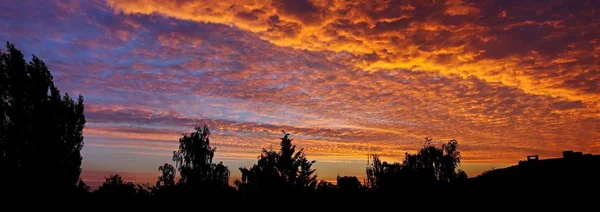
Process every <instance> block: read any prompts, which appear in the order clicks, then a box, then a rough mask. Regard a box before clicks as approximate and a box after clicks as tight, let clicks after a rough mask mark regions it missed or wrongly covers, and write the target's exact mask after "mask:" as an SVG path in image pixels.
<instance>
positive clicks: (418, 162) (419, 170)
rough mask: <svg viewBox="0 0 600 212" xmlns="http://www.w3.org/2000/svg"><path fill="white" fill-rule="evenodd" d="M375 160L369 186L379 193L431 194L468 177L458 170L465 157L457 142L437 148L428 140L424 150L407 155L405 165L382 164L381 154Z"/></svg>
mask: <svg viewBox="0 0 600 212" xmlns="http://www.w3.org/2000/svg"><path fill="white" fill-rule="evenodd" d="M371 157H372V162H371V163H369V166H368V167H367V178H368V183H369V186H371V187H372V188H373V189H376V190H383V191H400V190H402V189H403V190H407V189H408V190H411V189H412V190H420V191H428V190H430V189H435V188H437V187H438V186H445V185H448V184H450V183H452V182H455V181H464V180H465V179H466V178H467V176H466V173H465V172H464V171H462V170H460V169H457V168H458V166H460V157H461V156H460V152H459V151H458V142H457V141H456V140H450V141H448V142H447V143H445V144H442V146H441V148H436V147H435V146H433V145H432V139H431V138H426V139H425V145H424V146H423V148H422V149H421V150H419V151H418V152H417V153H416V154H409V153H406V155H405V158H404V161H403V162H402V164H400V163H394V164H389V163H387V162H381V160H380V159H379V156H377V155H372V156H371Z"/></svg>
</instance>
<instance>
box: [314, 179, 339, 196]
mask: <svg viewBox="0 0 600 212" xmlns="http://www.w3.org/2000/svg"><path fill="white" fill-rule="evenodd" d="M335 191H337V186H335V185H333V183H330V182H327V181H325V180H321V181H320V182H319V184H318V185H317V192H319V193H330V192H335Z"/></svg>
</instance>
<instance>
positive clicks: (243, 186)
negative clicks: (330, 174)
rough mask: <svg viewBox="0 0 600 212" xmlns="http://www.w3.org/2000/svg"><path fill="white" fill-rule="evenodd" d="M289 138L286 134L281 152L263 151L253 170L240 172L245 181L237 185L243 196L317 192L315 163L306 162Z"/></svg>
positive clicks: (243, 168)
mask: <svg viewBox="0 0 600 212" xmlns="http://www.w3.org/2000/svg"><path fill="white" fill-rule="evenodd" d="M289 135H290V134H289V133H285V132H284V136H283V138H281V143H280V146H281V148H280V150H279V151H278V152H276V151H273V150H266V149H263V151H262V153H261V155H260V156H259V159H258V162H257V164H255V165H253V166H252V167H251V168H250V169H248V168H245V167H242V168H240V171H241V172H242V178H241V181H237V182H236V185H237V186H238V188H239V189H240V190H241V191H242V192H269V191H283V192H292V191H299V192H304V191H314V190H315V189H316V187H317V176H316V175H315V174H314V172H315V169H313V168H312V165H313V164H314V163H315V161H309V160H308V159H307V158H306V155H305V153H304V149H300V151H298V152H296V146H295V145H292V140H293V139H291V138H290V137H289Z"/></svg>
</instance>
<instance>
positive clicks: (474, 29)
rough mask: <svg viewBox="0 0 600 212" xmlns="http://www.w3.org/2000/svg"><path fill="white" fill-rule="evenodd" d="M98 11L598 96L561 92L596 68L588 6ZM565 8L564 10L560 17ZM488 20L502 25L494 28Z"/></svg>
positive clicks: (193, 6)
mask: <svg viewBox="0 0 600 212" xmlns="http://www.w3.org/2000/svg"><path fill="white" fill-rule="evenodd" d="M107 3H108V5H110V6H111V7H112V8H114V9H115V10H116V11H118V12H123V13H126V14H161V15H164V16H167V17H174V18H178V19H182V20H191V21H197V22H208V23H217V24H225V25H230V26H236V27H239V28H241V29H243V30H247V31H249V32H252V33H255V34H257V35H259V36H260V37H261V38H262V39H264V40H267V41H269V42H271V43H273V44H275V45H278V46H285V47H292V48H297V49H306V50H311V51H333V52H350V53H352V54H355V55H358V56H364V55H368V54H373V53H375V54H377V55H378V57H379V59H378V60H374V61H364V62H362V63H355V64H352V65H353V66H355V67H358V68H363V69H366V70H371V71H380V70H390V69H411V70H418V71H435V72H437V73H441V74H444V75H454V74H455V75H459V76H461V77H463V78H466V77H471V76H473V77H476V78H478V79H481V80H484V81H486V82H489V83H500V84H502V85H504V86H509V87H516V88H518V89H520V90H523V91H524V92H526V93H529V94H534V95H544V96H551V97H557V98H562V99H566V100H572V101H584V102H586V103H587V104H591V105H594V106H598V104H599V103H600V96H599V95H598V94H597V92H587V91H586V90H585V89H580V88H579V87H573V86H569V85H568V84H565V83H564V81H567V80H569V79H570V78H571V77H572V76H570V75H569V74H568V73H567V72H571V71H572V70H576V72H585V71H586V70H594V69H598V68H599V67H598V64H597V63H595V62H593V61H596V60H597V58H596V57H597V55H598V50H597V48H596V46H597V45H598V44H597V41H595V38H596V37H598V36H599V34H598V33H599V32H598V31H597V30H594V29H595V28H596V27H594V26H596V25H597V24H598V23H599V20H598V19H597V17H598V16H597V15H594V13H595V11H597V9H598V8H597V7H598V5H597V4H593V3H590V2H589V1H577V2H574V3H572V2H568V1H558V2H554V3H553V4H550V5H549V6H548V7H546V8H540V7H536V6H535V3H534V2H513V1H485V2H471V1H435V2H429V1H415V2H410V3H409V2H405V1H385V2H384V1H373V2H371V1H308V0H306V1H292V2H287V1H276V2H270V1H256V2H253V3H252V4H244V5H240V4H237V3H236V2H234V1H231V2H230V1H219V2H218V3H217V2H214V1H206V2H202V1H178V2H177V3H175V2H169V1H160V0H127V1H113V0H107ZM567 3H568V4H569V5H570V6H569V7H568V9H563V8H565V7H564V4H567ZM415 8H416V9H415ZM497 14H504V15H502V16H504V17H503V18H502V19H498V18H497ZM572 14H578V15H577V16H574V15H572ZM578 17H579V18H578ZM274 20H275V21H274ZM278 23H283V24H282V25H284V26H293V27H291V28H288V27H281V25H279V24H278ZM590 47H592V48H590ZM594 55H595V56H594ZM594 58H595V59H594ZM567 61H570V62H568V63H567V64H565V62H567ZM540 72H542V73H543V74H539V73H540ZM514 73H519V74H514ZM545 73H548V74H549V75H551V76H548V75H546V74H545ZM553 73H554V74H553ZM594 77H597V75H596V76H594Z"/></svg>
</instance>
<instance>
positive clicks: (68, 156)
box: [0, 43, 86, 190]
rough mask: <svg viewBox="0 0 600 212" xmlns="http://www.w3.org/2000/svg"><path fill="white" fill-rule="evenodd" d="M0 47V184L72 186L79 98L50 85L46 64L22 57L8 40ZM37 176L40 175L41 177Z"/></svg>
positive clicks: (77, 167) (80, 121)
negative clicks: (0, 173)
mask: <svg viewBox="0 0 600 212" xmlns="http://www.w3.org/2000/svg"><path fill="white" fill-rule="evenodd" d="M6 48H7V51H6V52H3V51H0V97H1V98H2V101H0V113H2V115H1V116H0V169H1V170H4V171H5V173H10V174H2V175H0V187H2V188H9V189H10V188H11V187H13V188H14V187H15V186H18V187H19V189H21V190H23V189H42V190H43V189H46V190H57V189H60V190H72V189H75V188H76V187H77V184H78V182H79V180H80V179H79V176H80V174H81V160H82V158H81V153H80V151H81V149H82V148H83V133H82V131H83V128H84V125H85V123H86V120H85V116H84V114H83V111H84V105H83V97H82V96H81V95H80V96H79V98H78V99H77V100H76V101H74V100H73V99H71V97H70V96H69V95H68V94H65V95H64V96H62V95H61V94H60V91H59V90H58V89H57V88H56V87H55V86H54V83H53V77H52V74H51V73H50V71H49V70H48V67H47V66H46V64H45V63H44V62H43V61H42V60H40V59H39V58H37V57H36V56H35V55H34V56H33V58H32V60H31V61H30V62H26V61H25V59H24V57H23V54H22V53H21V52H20V51H19V50H17V49H16V48H15V47H14V45H12V44H10V43H7V45H6ZM42 176H43V177H42Z"/></svg>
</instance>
